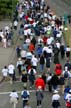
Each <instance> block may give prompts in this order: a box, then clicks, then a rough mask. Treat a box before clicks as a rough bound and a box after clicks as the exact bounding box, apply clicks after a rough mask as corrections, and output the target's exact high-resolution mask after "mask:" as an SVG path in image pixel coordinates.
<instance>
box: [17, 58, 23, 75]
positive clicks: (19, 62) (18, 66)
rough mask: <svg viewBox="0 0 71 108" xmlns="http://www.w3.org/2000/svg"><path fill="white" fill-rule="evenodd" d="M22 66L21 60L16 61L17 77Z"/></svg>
mask: <svg viewBox="0 0 71 108" xmlns="http://www.w3.org/2000/svg"><path fill="white" fill-rule="evenodd" d="M22 65H23V62H22V60H21V58H19V59H18V61H17V64H16V66H17V69H18V72H19V75H21V73H22V72H21V67H22Z"/></svg>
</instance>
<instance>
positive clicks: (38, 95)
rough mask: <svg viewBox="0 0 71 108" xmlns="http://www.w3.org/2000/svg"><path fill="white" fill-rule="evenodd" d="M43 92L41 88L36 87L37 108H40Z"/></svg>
mask: <svg viewBox="0 0 71 108" xmlns="http://www.w3.org/2000/svg"><path fill="white" fill-rule="evenodd" d="M43 97H44V95H43V90H42V87H41V86H38V89H37V90H36V100H37V108H41V107H42V106H41V104H42V100H43Z"/></svg>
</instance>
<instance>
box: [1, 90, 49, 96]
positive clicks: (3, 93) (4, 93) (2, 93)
mask: <svg viewBox="0 0 71 108" xmlns="http://www.w3.org/2000/svg"><path fill="white" fill-rule="evenodd" d="M22 91H23V90H22ZM22 91H17V93H21V92H22ZM28 91H29V92H30V93H31V92H35V91H36V90H28ZM47 91H48V90H47V89H46V90H45V92H47ZM11 92H12V91H9V92H0V95H6V94H10V93H11Z"/></svg>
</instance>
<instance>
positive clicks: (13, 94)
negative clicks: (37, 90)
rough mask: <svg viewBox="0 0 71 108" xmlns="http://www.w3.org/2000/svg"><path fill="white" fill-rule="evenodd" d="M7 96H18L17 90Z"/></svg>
mask: <svg viewBox="0 0 71 108" xmlns="http://www.w3.org/2000/svg"><path fill="white" fill-rule="evenodd" d="M9 96H10V97H14V98H18V94H17V92H11V93H10V95H9Z"/></svg>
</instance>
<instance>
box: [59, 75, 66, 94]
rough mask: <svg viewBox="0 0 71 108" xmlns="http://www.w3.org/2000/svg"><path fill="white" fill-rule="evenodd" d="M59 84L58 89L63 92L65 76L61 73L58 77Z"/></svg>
mask: <svg viewBox="0 0 71 108" xmlns="http://www.w3.org/2000/svg"><path fill="white" fill-rule="evenodd" d="M59 84H60V91H61V93H62V94H64V88H65V78H64V75H63V74H61V76H60V78H59Z"/></svg>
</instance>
